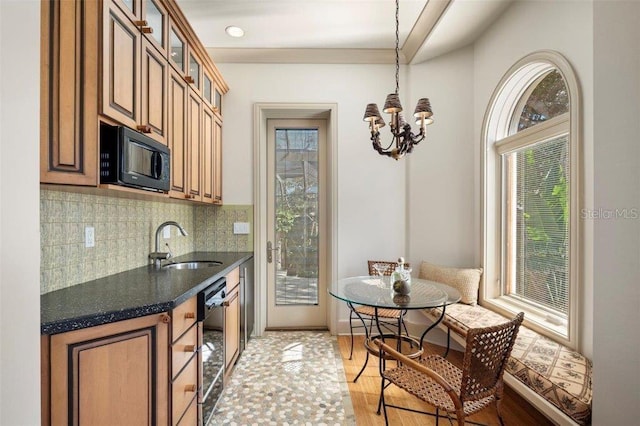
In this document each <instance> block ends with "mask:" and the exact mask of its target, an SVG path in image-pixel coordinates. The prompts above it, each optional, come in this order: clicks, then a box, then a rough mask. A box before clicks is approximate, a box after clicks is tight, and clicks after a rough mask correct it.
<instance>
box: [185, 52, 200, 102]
mask: <svg viewBox="0 0 640 426" xmlns="http://www.w3.org/2000/svg"><path fill="white" fill-rule="evenodd" d="M185 80H186V81H187V83H189V85H190V86H191V88H192V89H193V90H195V91H196V92H197V93H198V94H199V95H202V61H201V60H200V59H199V58H198V57H197V56H196V55H195V53H194V52H193V51H189V53H188V54H187V75H186V76H185Z"/></svg>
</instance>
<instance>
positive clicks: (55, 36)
mask: <svg viewBox="0 0 640 426" xmlns="http://www.w3.org/2000/svg"><path fill="white" fill-rule="evenodd" d="M41 5H42V10H41V21H42V37H41V38H40V40H41V65H40V69H41V71H40V96H41V97H40V105H41V108H40V112H41V113H40V182H42V183H64V184H72V185H93V186H95V185H97V184H98V92H97V89H96V87H97V84H96V83H97V78H98V57H97V52H98V51H99V44H98V43H99V42H98V26H97V25H96V22H97V17H98V15H99V10H98V6H97V5H98V3H97V2H84V1H78V2H73V1H64V2H54V1H43V2H42V3H41ZM91 17H93V18H94V19H93V20H92V19H91ZM16 84H20V82H16ZM23 84H26V83H23Z"/></svg>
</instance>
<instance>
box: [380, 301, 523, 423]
mask: <svg viewBox="0 0 640 426" xmlns="http://www.w3.org/2000/svg"><path fill="white" fill-rule="evenodd" d="M523 318H524V313H522V312H520V313H519V314H518V315H516V316H515V318H514V319H513V320H511V321H509V322H507V323H504V324H500V325H496V326H492V327H486V328H475V329H470V330H469V331H468V333H467V341H466V348H465V352H464V359H463V362H462V369H459V368H458V367H456V366H454V365H453V364H451V363H450V362H449V361H447V360H446V359H444V358H442V357H441V356H439V355H429V356H426V357H424V358H422V359H419V360H416V361H414V360H411V359H409V358H407V357H406V356H404V355H402V354H401V353H399V352H397V351H396V350H394V349H393V348H391V347H390V346H388V345H387V344H385V343H382V342H381V341H380V340H378V339H376V340H375V341H374V343H375V344H376V345H377V346H378V347H379V348H380V351H381V356H382V355H383V354H385V353H386V354H385V355H388V357H387V359H389V357H390V358H392V359H395V360H397V361H399V362H398V366H397V367H395V368H391V369H386V367H385V365H384V364H385V363H384V362H381V363H380V374H381V376H382V389H381V391H380V400H381V404H382V407H383V409H384V419H385V424H388V419H387V407H393V408H398V409H401V410H408V411H416V410H411V409H408V408H406V407H399V406H396V405H391V404H387V403H386V402H385V399H384V389H385V388H386V387H387V386H388V385H389V384H390V383H393V384H395V385H396V386H398V387H400V388H401V389H404V390H406V391H407V392H409V393H410V394H412V395H414V396H416V397H418V398H419V399H421V400H423V401H425V402H427V403H428V404H430V405H432V406H434V407H435V408H436V412H435V414H433V413H428V412H422V411H419V412H420V413H424V414H429V415H432V416H435V417H436V424H437V422H438V419H439V415H440V410H442V411H444V412H445V413H446V415H447V417H448V418H449V421H451V417H450V414H451V413H453V414H455V416H456V418H457V420H458V425H460V426H462V425H464V423H465V417H467V416H470V415H472V414H475V413H477V412H478V411H481V410H483V409H484V408H486V407H487V406H488V405H489V404H491V403H492V402H493V401H495V402H496V407H497V412H498V418H499V420H500V424H501V425H502V424H504V423H503V421H502V414H501V412H500V403H501V399H502V392H503V387H504V384H503V381H502V376H503V374H504V368H505V365H506V363H507V360H508V359H509V355H510V354H511V349H512V348H513V344H514V342H515V341H516V336H517V334H518V329H519V328H520V324H521V323H522V320H523ZM378 414H380V411H379V409H378Z"/></svg>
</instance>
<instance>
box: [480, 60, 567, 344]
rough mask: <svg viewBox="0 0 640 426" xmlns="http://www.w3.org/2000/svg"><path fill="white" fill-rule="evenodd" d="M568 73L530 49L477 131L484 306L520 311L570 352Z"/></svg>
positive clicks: (561, 62) (500, 88) (506, 79)
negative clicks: (481, 171)
mask: <svg viewBox="0 0 640 426" xmlns="http://www.w3.org/2000/svg"><path fill="white" fill-rule="evenodd" d="M578 106H579V98H578V89H577V82H576V79H575V76H574V75H573V71H572V70H571V67H570V66H569V64H568V62H567V61H566V60H565V59H564V58H562V56H560V55H559V54H557V53H555V52H537V53H534V54H532V55H529V56H527V57H525V58H523V59H522V60H521V61H519V62H518V63H517V64H516V65H514V67H512V69H511V70H509V72H508V73H507V74H506V75H505V77H503V79H502V81H501V83H500V85H499V86H498V89H497V90H496V92H495V93H494V96H493V98H492V100H491V103H490V105H489V109H488V111H487V116H486V119H485V127H484V141H483V143H484V144H485V148H486V149H485V150H484V151H483V152H485V156H484V158H483V160H484V161H483V169H484V174H485V187H484V209H483V210H484V229H485V232H484V261H485V271H486V275H485V281H484V291H483V302H484V303H485V304H488V305H490V306H493V307H495V308H496V309H497V310H503V311H508V312H509V313H513V312H517V311H521V310H524V311H525V312H526V315H525V318H527V319H528V320H529V321H530V324H532V326H533V328H536V329H537V330H538V331H540V332H542V333H545V334H547V335H549V336H551V337H553V338H555V339H556V340H560V341H562V342H563V343H565V344H568V345H570V346H574V347H575V346H576V344H577V342H576V338H577V335H576V334H577V333H576V328H577V327H576V325H577V324H576V318H577V306H578V300H577V297H578V296H577V295H578V292H577V282H578V265H577V262H578V250H577V241H578V235H579V229H578V226H579V225H578V224H579V221H578V208H577V206H578V199H577V196H578V190H577V188H578V182H579V180H578V176H579V175H578V172H577V170H578V168H579V164H578V158H579V157H578V155H577V146H578V129H579V126H578V118H579V117H578V116H579V108H578Z"/></svg>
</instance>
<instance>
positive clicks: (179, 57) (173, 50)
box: [168, 21, 187, 77]
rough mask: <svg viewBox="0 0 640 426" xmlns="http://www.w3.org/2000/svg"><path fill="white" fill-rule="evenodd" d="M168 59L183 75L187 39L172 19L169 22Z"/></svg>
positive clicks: (185, 62)
mask: <svg viewBox="0 0 640 426" xmlns="http://www.w3.org/2000/svg"><path fill="white" fill-rule="evenodd" d="M168 56H169V61H170V63H171V65H172V66H173V67H175V69H176V71H178V73H179V74H180V75H181V76H183V77H184V76H185V75H186V74H185V72H186V68H187V66H186V64H187V41H186V38H185V37H184V36H183V35H182V32H181V31H180V30H179V29H178V27H177V26H176V24H175V23H174V22H173V21H170V22H169V55H168Z"/></svg>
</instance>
